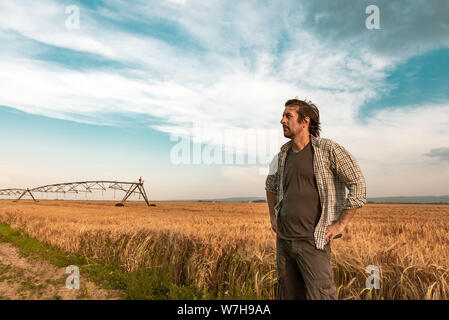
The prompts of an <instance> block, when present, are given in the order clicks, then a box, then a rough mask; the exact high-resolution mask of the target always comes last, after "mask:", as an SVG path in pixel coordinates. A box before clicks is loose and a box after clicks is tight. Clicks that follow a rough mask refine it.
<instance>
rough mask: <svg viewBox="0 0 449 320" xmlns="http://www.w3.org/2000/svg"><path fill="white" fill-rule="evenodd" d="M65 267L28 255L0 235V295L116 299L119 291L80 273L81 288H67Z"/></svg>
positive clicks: (67, 275)
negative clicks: (88, 278)
mask: <svg viewBox="0 0 449 320" xmlns="http://www.w3.org/2000/svg"><path fill="white" fill-rule="evenodd" d="M65 271H66V270H65V268H58V267H55V266H54V265H52V264H50V263H48V262H46V261H41V260H38V259H32V258H26V257H23V256H22V255H21V254H20V251H19V249H17V248H16V247H14V246H13V245H11V244H10V243H7V242H2V241H1V238H0V299H14V300H22V299H26V300H29V299H33V300H34V299H39V300H46V299H62V300H74V299H83V300H91V299H99V300H105V299H107V300H116V299H119V298H120V291H118V290H107V289H101V288H99V287H98V286H97V285H95V284H94V283H92V282H88V281H86V280H83V275H82V274H81V275H80V288H79V289H68V288H66V285H65V282H66V279H67V277H69V274H66V273H65Z"/></svg>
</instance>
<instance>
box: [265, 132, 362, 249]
mask: <svg viewBox="0 0 449 320" xmlns="http://www.w3.org/2000/svg"><path fill="white" fill-rule="evenodd" d="M310 138H311V143H312V147H313V150H314V156H313V171H314V174H315V180H316V183H317V187H318V194H319V197H320V202H321V216H320V220H319V221H318V224H317V225H316V227H315V230H314V238H315V245H316V248H317V249H321V250H324V246H325V244H326V243H327V242H326V241H325V240H324V237H325V235H326V228H327V226H328V225H330V224H331V223H332V222H334V221H337V220H338V219H339V217H340V214H341V212H342V211H343V210H346V209H355V208H360V207H362V206H363V205H364V204H365V203H366V183H365V178H364V177H363V174H362V172H361V170H360V168H359V166H358V164H357V162H356V160H355V159H354V157H353V156H352V155H351V154H350V153H349V152H348V151H347V150H346V149H345V148H343V147H342V146H341V145H339V144H338V143H336V142H334V141H332V140H330V139H324V138H318V137H314V136H313V135H310ZM292 144H293V141H292V140H290V141H289V142H287V143H285V144H284V145H283V146H282V147H281V151H280V152H279V153H278V154H277V155H276V156H275V157H274V158H273V160H272V162H271V164H270V169H269V173H268V176H267V179H266V181H265V190H267V191H269V192H271V193H274V194H277V203H276V206H275V207H274V211H275V214H276V218H277V217H278V215H279V212H280V210H281V207H282V199H283V193H284V187H283V181H282V180H283V176H284V166H285V159H286V158H287V152H288V150H289V149H290V148H291V145H292ZM345 187H347V188H348V190H349V193H348V196H346V189H345Z"/></svg>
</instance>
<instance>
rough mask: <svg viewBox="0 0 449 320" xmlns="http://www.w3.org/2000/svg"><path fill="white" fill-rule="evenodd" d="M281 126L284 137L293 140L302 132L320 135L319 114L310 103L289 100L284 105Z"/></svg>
mask: <svg viewBox="0 0 449 320" xmlns="http://www.w3.org/2000/svg"><path fill="white" fill-rule="evenodd" d="M281 124H282V126H283V129H284V136H285V137H286V138H291V139H293V138H294V137H295V136H296V135H298V134H301V133H302V132H305V133H310V134H311V135H313V136H315V137H318V136H319V135H320V113H319V111H318V108H317V107H316V106H315V105H314V104H313V103H312V102H311V101H303V100H298V99H291V100H288V101H287V102H286V103H285V110H284V114H283V115H282V120H281Z"/></svg>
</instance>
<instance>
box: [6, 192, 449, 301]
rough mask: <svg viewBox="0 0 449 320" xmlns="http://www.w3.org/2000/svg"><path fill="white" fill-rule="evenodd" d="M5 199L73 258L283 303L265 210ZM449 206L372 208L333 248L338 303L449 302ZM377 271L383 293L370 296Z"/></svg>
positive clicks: (16, 219) (223, 294) (28, 225)
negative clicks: (165, 272) (155, 271)
mask: <svg viewBox="0 0 449 320" xmlns="http://www.w3.org/2000/svg"><path fill="white" fill-rule="evenodd" d="M155 204H156V207H147V206H145V205H144V204H143V203H138V202H134V203H127V204H126V206H125V207H115V206H114V203H113V202H94V201H91V202H87V201H85V202H82V201H41V202H39V203H33V202H31V201H22V202H17V203H14V202H12V201H7V200H2V201H0V222H3V223H7V224H9V225H10V226H11V227H13V228H15V229H21V230H24V231H25V232H26V233H27V234H28V235H29V236H31V237H33V238H36V239H38V240H40V241H43V242H46V243H49V244H51V245H53V246H55V247H58V248H60V249H62V250H64V251H66V252H71V253H78V254H81V255H83V256H85V257H89V258H93V259H98V260H101V261H105V262H110V263H118V264H120V266H122V267H123V268H124V269H125V270H126V271H135V270H139V269H141V268H145V267H156V268H157V267H160V268H167V266H169V269H170V270H169V272H170V276H171V281H173V282H174V283H176V284H179V285H183V284H186V285H194V286H195V287H197V288H199V289H202V288H206V289H207V290H209V291H210V292H213V293H214V296H215V297H217V298H220V299H275V298H276V282H277V281H276V262H275V261H276V259H275V235H274V233H273V232H272V231H271V228H270V224H269V218H268V208H267V204H266V203H243V202H242V203H237V202H155ZM448 234H449V205H433V204H432V205H424V204H368V205H366V206H364V207H363V208H361V209H360V210H358V211H357V213H356V215H355V216H354V217H353V219H352V220H351V222H350V223H349V225H348V227H347V229H346V230H345V232H344V235H343V237H342V238H340V239H336V240H335V241H334V244H333V246H332V260H331V263H332V266H333V270H334V280H335V284H336V286H337V290H338V297H339V299H448V298H449V249H448V248H449V237H448ZM368 265H375V266H378V267H379V269H380V288H379V289H371V290H370V289H366V279H367V277H368V276H369V275H368V274H367V273H366V272H365V269H366V267H367V266H368Z"/></svg>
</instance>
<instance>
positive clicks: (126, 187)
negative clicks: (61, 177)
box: [0, 179, 150, 206]
mask: <svg viewBox="0 0 449 320" xmlns="http://www.w3.org/2000/svg"><path fill="white" fill-rule="evenodd" d="M107 189H113V190H121V191H124V192H125V196H124V197H123V199H122V201H121V203H123V202H125V201H126V200H127V199H128V198H129V197H130V196H131V195H132V194H140V195H141V196H142V197H143V199H144V200H145V202H146V204H147V206H150V203H149V201H148V197H147V194H146V192H145V188H144V187H143V181H142V179H139V181H138V182H119V181H81V182H68V183H57V184H49V185H46V186H41V187H37V188H33V189H29V188H27V189H0V196H19V198H17V199H16V200H15V201H19V200H20V199H22V197H23V196H25V195H26V194H29V195H30V196H31V198H32V199H33V200H34V201H36V202H37V200H36V198H35V197H34V195H33V193H37V192H45V193H64V194H66V193H75V194H78V193H82V192H87V193H89V192H90V193H92V192H93V191H106V190H107Z"/></svg>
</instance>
